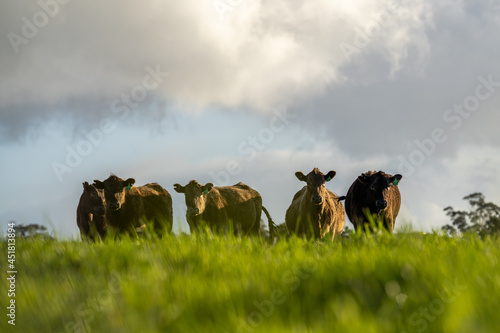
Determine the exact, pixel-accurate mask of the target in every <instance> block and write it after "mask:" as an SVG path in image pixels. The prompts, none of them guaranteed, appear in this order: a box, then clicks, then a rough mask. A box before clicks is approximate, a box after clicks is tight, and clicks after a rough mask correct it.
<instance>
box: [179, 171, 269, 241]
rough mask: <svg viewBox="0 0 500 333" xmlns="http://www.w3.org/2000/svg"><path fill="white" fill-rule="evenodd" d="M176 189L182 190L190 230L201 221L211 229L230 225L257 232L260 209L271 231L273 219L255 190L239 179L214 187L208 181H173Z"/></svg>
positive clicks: (194, 229) (218, 229)
mask: <svg viewBox="0 0 500 333" xmlns="http://www.w3.org/2000/svg"><path fill="white" fill-rule="evenodd" d="M174 189H175V191H176V192H178V193H184V195H185V200H186V206H187V211H186V219H187V222H188V224H189V229H190V230H191V232H195V231H196V230H197V229H199V228H200V227H201V226H202V225H203V224H204V223H206V225H207V226H208V227H209V228H210V230H212V231H213V232H221V231H227V230H228V229H229V228H230V227H231V225H230V224H231V223H232V228H233V229H234V233H235V234H243V235H246V234H253V235H258V234H259V228H260V216H261V213H262V211H264V213H265V214H266V216H267V218H268V222H269V230H270V231H271V234H273V233H274V227H275V225H274V223H273V221H272V220H271V217H270V216H269V213H268V212H267V210H266V208H264V207H263V206H262V197H261V196H260V194H259V192H257V191H256V190H254V189H252V188H251V187H250V186H248V185H245V184H243V183H241V182H240V183H238V184H236V185H233V186H220V187H214V185H213V184H212V183H207V184H205V185H201V184H199V183H198V182H197V181H196V180H191V181H190V182H189V183H188V184H187V185H186V186H182V185H180V184H174Z"/></svg>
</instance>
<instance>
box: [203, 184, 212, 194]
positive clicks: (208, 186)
mask: <svg viewBox="0 0 500 333" xmlns="http://www.w3.org/2000/svg"><path fill="white" fill-rule="evenodd" d="M213 187H214V184H212V183H206V184H205V186H203V187H202V188H201V189H202V190H203V192H205V194H208V192H209V191H210V190H211V189H212V188H213Z"/></svg>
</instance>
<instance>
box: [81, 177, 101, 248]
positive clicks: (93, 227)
mask: <svg viewBox="0 0 500 333" xmlns="http://www.w3.org/2000/svg"><path fill="white" fill-rule="evenodd" d="M105 209H106V200H105V198H104V191H103V190H100V189H97V188H96V187H95V186H94V185H89V183H87V182H84V183H83V193H82V195H81V196H80V202H79V203H78V208H77V209H76V224H77V225H78V228H79V229H80V236H81V238H82V240H83V239H85V238H86V237H88V238H89V239H92V240H93V239H94V237H95V236H97V235H98V236H100V237H101V238H104V236H105V235H106V229H107V223H106V218H105V216H104V214H105V212H106V210H105Z"/></svg>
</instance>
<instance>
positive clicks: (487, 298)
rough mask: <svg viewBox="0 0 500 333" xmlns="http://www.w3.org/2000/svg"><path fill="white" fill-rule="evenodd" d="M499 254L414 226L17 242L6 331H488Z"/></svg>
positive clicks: (499, 282) (2, 287)
mask: <svg viewBox="0 0 500 333" xmlns="http://www.w3.org/2000/svg"><path fill="white" fill-rule="evenodd" d="M1 247H2V251H1V253H5V254H6V253H7V249H6V244H5V242H2V245H1ZM499 256H500V246H499V243H498V241H497V240H493V239H489V238H488V239H485V240H481V239H479V238H477V237H475V236H470V235H466V236H464V237H462V238H449V237H446V236H442V235H439V234H426V235H422V234H419V233H398V234H395V235H391V234H386V233H381V234H377V235H371V236H366V235H363V234H355V235H351V236H350V237H338V238H336V239H335V240H333V241H306V240H303V239H299V238H297V237H292V238H289V239H283V240H280V241H278V242H275V243H273V242H271V241H268V240H263V239H261V238H258V237H245V238H242V237H234V236H218V235H212V234H210V233H203V232H201V233H196V234H194V235H192V236H188V235H180V236H174V235H165V236H164V237H162V238H161V239H158V238H156V237H154V236H153V235H149V236H147V237H144V238H140V239H122V240H119V241H110V240H106V241H104V242H98V243H86V242H80V241H53V240H43V239H34V240H21V239H18V240H17V244H16V266H17V269H18V272H19V273H18V275H17V281H16V311H17V312H16V326H15V330H16V331H19V332H86V331H88V332H166V331H168V332H238V331H240V332H405V331H406V332H424V331H427V332H440V331H444V332H472V331H476V332H479V331H481V332H496V331H497V327H498V324H497V323H498V321H497V319H496V318H497V312H498V311H497V309H498V308H499V306H500V297H499V291H500V269H499V265H498V258H499ZM5 257H6V255H5ZM5 268H6V259H5V260H3V262H2V271H4V272H5V271H6V269H5ZM0 295H3V296H2V298H3V299H4V300H7V296H6V295H7V288H6V284H5V283H2V284H0ZM2 304H3V303H2ZM4 312H5V311H4ZM4 316H5V315H4ZM5 317H6V316H5ZM4 328H5V329H4ZM11 328H12V327H10V325H8V324H7V319H6V318H4V319H3V320H2V322H1V323H0V331H1V332H5V331H6V329H11Z"/></svg>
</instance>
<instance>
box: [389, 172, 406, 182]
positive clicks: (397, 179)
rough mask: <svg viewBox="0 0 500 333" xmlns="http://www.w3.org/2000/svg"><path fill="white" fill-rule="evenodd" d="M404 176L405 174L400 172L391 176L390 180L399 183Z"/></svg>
mask: <svg viewBox="0 0 500 333" xmlns="http://www.w3.org/2000/svg"><path fill="white" fill-rule="evenodd" d="M402 178H403V176H401V175H400V174H399V173H398V174H396V175H394V176H392V177H391V178H390V182H391V183H392V185H398V184H399V182H400V181H401V179H402Z"/></svg>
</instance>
